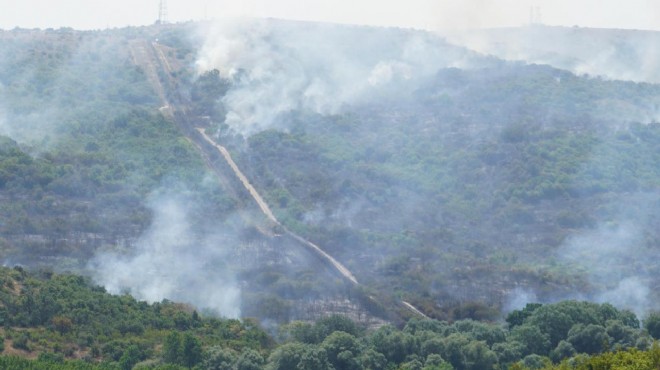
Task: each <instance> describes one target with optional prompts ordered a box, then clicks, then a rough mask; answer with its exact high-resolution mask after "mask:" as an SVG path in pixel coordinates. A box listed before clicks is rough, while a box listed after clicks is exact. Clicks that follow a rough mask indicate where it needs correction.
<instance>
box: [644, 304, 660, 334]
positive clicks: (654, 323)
mask: <svg viewBox="0 0 660 370" xmlns="http://www.w3.org/2000/svg"><path fill="white" fill-rule="evenodd" d="M644 328H645V329H646V331H648V333H649V334H650V335H651V336H652V337H653V338H654V339H660V312H658V311H656V312H651V313H649V314H648V315H647V316H646V318H645V319H644Z"/></svg>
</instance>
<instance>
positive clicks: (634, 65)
mask: <svg viewBox="0 0 660 370" xmlns="http://www.w3.org/2000/svg"><path fill="white" fill-rule="evenodd" d="M447 37H448V38H449V39H450V40H451V41H452V42H454V43H456V44H460V45H464V46H466V47H468V48H470V49H472V50H475V51H478V52H481V53H485V54H491V55H494V56H496V57H499V58H502V59H506V60H522V61H525V62H528V63H536V64H548V65H551V66H553V67H556V68H561V69H565V70H568V71H571V72H573V73H576V74H578V75H582V74H588V75H592V76H602V77H605V78H608V79H616V80H630V81H636V82H651V83H658V82H660V71H659V70H658V68H657V66H658V64H659V63H660V46H659V45H660V33H658V32H650V31H626V30H615V29H583V28H562V27H547V26H532V27H522V28H508V29H491V30H479V31H466V32H454V33H448V34H447Z"/></svg>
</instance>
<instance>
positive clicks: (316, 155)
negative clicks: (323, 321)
mask: <svg viewBox="0 0 660 370" xmlns="http://www.w3.org/2000/svg"><path fill="white" fill-rule="evenodd" d="M0 34H1V35H0V51H1V53H0V55H1V57H0V96H1V100H0V129H2V131H1V133H2V134H3V135H4V136H3V138H2V140H1V141H0V198H2V200H3V202H2V204H1V205H0V233H1V234H0V253H1V255H2V258H3V260H4V261H5V264H6V265H14V264H21V265H24V266H26V267H29V268H39V267H48V268H52V269H55V270H57V271H65V270H73V271H75V272H78V273H82V274H85V275H87V276H90V277H91V278H92V279H94V281H96V282H97V283H98V284H101V285H103V286H105V287H106V289H108V290H109V291H111V292H113V293H122V292H129V293H131V294H132V295H134V296H135V297H137V298H138V299H142V300H147V301H149V302H160V301H162V299H164V298H167V299H171V300H175V301H183V302H186V303H190V304H193V305H195V306H196V307H197V308H198V309H199V310H200V311H204V312H206V313H209V314H216V315H223V316H228V317H233V318H237V317H257V318H258V319H260V320H263V321H264V322H278V323H282V322H288V321H290V320H295V319H312V320H313V319H318V318H320V317H323V316H325V315H327V314H329V313H333V312H335V313H345V314H348V315H351V317H352V318H354V319H356V320H361V321H363V322H364V323H367V324H369V325H374V326H379V325H382V324H383V323H384V322H386V321H391V322H396V323H402V322H403V321H404V320H406V319H407V318H409V317H411V316H414V315H418V314H415V313H414V310H410V309H407V308H406V306H405V305H404V304H403V302H407V303H408V304H412V305H413V306H414V307H416V309H418V310H419V311H421V313H422V314H423V315H427V316H430V317H432V318H437V319H448V320H459V319H466V318H470V319H486V320H497V319H498V318H501V317H502V312H506V311H508V310H510V309H513V308H521V307H522V306H523V305H524V304H525V303H529V302H533V301H541V302H554V301H557V300H560V299H569V298H572V299H578V298H579V299H589V300H595V301H598V302H605V301H609V302H612V303H613V304H615V305H616V306H617V307H618V308H621V309H624V308H625V309H631V310H633V311H635V312H636V313H638V314H644V313H646V312H648V311H649V310H653V309H655V308H657V307H658V300H659V299H660V297H658V293H657V292H658V291H660V290H658V287H659V281H658V278H657V276H660V275H659V274H658V272H659V271H658V269H659V268H660V266H659V265H658V263H657V262H655V259H654V258H653V256H655V255H656V254H657V249H658V247H659V246H660V242H659V241H660V235H659V234H658V230H660V214H659V213H658V212H659V210H660V124H659V123H658V121H657V119H656V116H655V115H656V114H657V107H658V106H660V86H659V85H656V84H652V83H644V82H630V81H616V80H604V79H601V78H593V77H589V76H581V75H575V74H573V73H571V72H568V71H565V70H561V69H556V68H553V67H550V66H546V65H533V64H524V63H521V62H509V61H504V60H499V59H496V58H494V57H487V56H483V55H480V54H478V53H475V52H472V51H470V50H468V49H465V48H462V47H459V46H455V45H452V44H450V43H448V42H447V41H445V40H444V39H442V38H440V37H438V36H436V35H433V34H429V33H426V32H421V31H414V30H402V29H382V28H374V27H357V26H340V25H332V24H316V23H309V22H285V21H277V20H261V21H250V22H245V23H240V22H239V23H236V24H220V25H218V24H180V25H164V26H153V27H141V28H126V29H118V30H107V31H88V32H80V31H74V30H69V29H60V30H45V31H38V30H20V29H18V30H13V31H2V32H0ZM320 40H323V42H321V41H320ZM245 45H249V46H250V47H249V48H247V47H244V46H245ZM365 45H369V46H368V47H365ZM197 129H201V130H202V131H199V130H197ZM201 132H204V133H205V134H206V135H207V136H209V137H213V138H214V140H216V142H215V143H209V142H208V140H206V139H204V138H203V136H201V135H202V134H201ZM220 147H223V148H227V149H228V153H230V156H231V157H232V158H233V160H234V161H235V164H236V165H237V167H238V168H240V171H241V172H242V173H243V174H244V175H245V179H239V178H238V177H237V176H236V174H237V171H235V170H234V169H233V168H232V166H231V165H230V164H229V162H228V161H227V160H226V158H223V156H222V155H221V154H220V153H221V151H220V152H219V151H218V148H220ZM246 182H250V183H251V185H253V187H254V191H255V192H258V193H259V194H260V196H261V197H262V198H263V199H264V201H265V203H267V205H268V208H269V209H270V210H272V212H273V215H274V217H273V218H272V219H270V221H269V218H270V217H267V216H264V215H263V213H262V210H263V209H264V207H263V206H261V207H260V206H258V205H257V204H256V203H255V201H254V198H255V197H254V196H253V195H252V194H251V192H250V191H249V189H248V188H246V186H245V183H246ZM273 219H275V222H273ZM308 243H312V244H313V245H315V246H318V248H319V249H321V250H322V252H323V253H326V254H327V255H328V256H329V257H331V258H332V259H334V260H335V261H336V262H337V263H338V264H339V265H341V266H344V267H345V268H346V269H347V271H348V272H349V273H350V274H344V275H339V274H338V273H337V265H334V267H333V265H332V264H328V259H327V258H324V257H319V256H322V254H321V253H319V252H317V251H315V250H313V248H312V249H310V248H309V246H310V244H308ZM349 275H350V276H354V280H355V281H357V282H359V284H353V283H352V282H351V281H349V280H350V279H348V280H347V279H346V278H345V277H346V276H349Z"/></svg>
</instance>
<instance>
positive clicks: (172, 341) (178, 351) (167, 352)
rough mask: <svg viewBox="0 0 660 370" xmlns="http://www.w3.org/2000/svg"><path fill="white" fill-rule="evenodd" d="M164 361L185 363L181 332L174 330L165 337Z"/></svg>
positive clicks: (167, 362)
mask: <svg viewBox="0 0 660 370" xmlns="http://www.w3.org/2000/svg"><path fill="white" fill-rule="evenodd" d="M163 362H165V363H166V364H183V353H182V347H181V335H180V334H179V332H176V331H173V332H171V333H170V334H169V335H168V336H167V337H166V338H165V343H163Z"/></svg>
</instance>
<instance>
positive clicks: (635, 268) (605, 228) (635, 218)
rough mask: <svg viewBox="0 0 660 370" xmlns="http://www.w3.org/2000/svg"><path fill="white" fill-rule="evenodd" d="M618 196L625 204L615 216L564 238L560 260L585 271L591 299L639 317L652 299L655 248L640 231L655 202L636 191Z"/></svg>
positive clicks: (654, 197) (655, 198) (646, 224)
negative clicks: (622, 196) (590, 289)
mask: <svg viewBox="0 0 660 370" xmlns="http://www.w3.org/2000/svg"><path fill="white" fill-rule="evenodd" d="M625 198H627V199H625V200H624V199H621V200H620V201H621V202H622V203H623V202H625V203H627V204H625V205H618V207H619V208H621V210H620V212H619V214H620V216H619V217H618V218H617V219H610V220H601V222H599V223H598V225H597V226H596V227H594V228H592V229H586V230H582V231H580V232H577V233H576V234H575V235H573V236H571V237H569V238H567V240H566V241H565V242H564V244H563V245H562V246H561V247H560V248H559V250H558V254H559V256H560V259H561V260H563V261H565V262H567V263H569V265H570V266H574V267H576V268H578V269H580V270H582V271H584V272H585V273H586V274H587V277H588V281H589V283H590V284H591V285H592V290H593V291H595V293H594V295H593V299H594V300H596V301H599V302H609V303H612V304H613V305H615V306H617V307H621V308H627V309H630V310H632V311H634V312H635V313H636V314H638V315H640V316H643V315H644V314H645V313H646V312H648V311H649V309H650V308H651V306H650V304H651V303H652V301H653V300H654V297H652V296H651V292H652V287H651V286H650V284H651V281H652V279H651V278H652V276H651V274H650V272H649V271H650V269H651V265H652V264H649V261H653V260H654V259H655V256H656V253H657V252H656V251H653V248H652V246H651V245H649V243H648V241H647V240H645V237H644V230H645V229H647V228H648V227H649V225H648V220H649V217H650V216H651V214H652V212H653V210H651V209H649V208H650V207H652V205H653V204H657V202H658V199H657V195H650V194H636V195H635V196H631V197H625Z"/></svg>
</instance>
